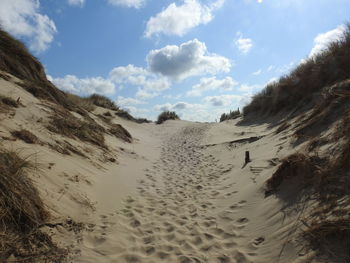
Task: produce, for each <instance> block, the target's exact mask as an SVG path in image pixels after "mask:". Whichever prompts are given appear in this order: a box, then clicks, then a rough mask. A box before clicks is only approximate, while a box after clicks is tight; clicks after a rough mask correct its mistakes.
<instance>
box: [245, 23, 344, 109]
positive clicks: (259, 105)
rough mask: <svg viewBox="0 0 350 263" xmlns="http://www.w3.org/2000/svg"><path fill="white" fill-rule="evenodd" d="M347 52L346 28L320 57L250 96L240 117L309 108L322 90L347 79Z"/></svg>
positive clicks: (317, 56)
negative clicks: (339, 37)
mask: <svg viewBox="0 0 350 263" xmlns="http://www.w3.org/2000/svg"><path fill="white" fill-rule="evenodd" d="M349 50H350V25H347V29H346V31H345V33H344V34H343V36H342V37H341V39H340V40H339V41H336V42H333V43H331V44H330V45H329V46H328V48H327V49H326V50H325V51H323V52H321V53H320V54H317V55H315V56H313V57H310V58H307V59H306V60H305V61H304V62H302V63H301V64H299V65H298V66H297V67H296V68H295V69H294V70H292V71H291V73H289V74H287V75H285V76H282V77H281V78H280V79H279V80H278V81H276V82H273V83H270V84H268V85H267V86H266V87H265V88H264V89H263V90H262V91H261V92H260V93H258V94H256V95H254V96H253V99H252V101H251V103H249V104H248V105H246V106H245V107H244V108H243V114H244V116H248V115H251V114H256V115H266V116H272V115H275V114H278V113H281V112H288V111H292V110H293V109H296V108H299V109H300V108H311V107H312V106H313V105H314V104H315V103H316V102H317V96H316V94H317V93H319V92H320V91H321V90H322V88H324V87H327V86H331V85H333V84H335V83H337V82H340V81H343V80H346V79H348V78H349V73H350V52H349ZM315 96H316V97H315Z"/></svg>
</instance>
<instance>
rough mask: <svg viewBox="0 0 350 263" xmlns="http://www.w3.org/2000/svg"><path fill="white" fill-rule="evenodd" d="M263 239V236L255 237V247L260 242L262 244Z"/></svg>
mask: <svg viewBox="0 0 350 263" xmlns="http://www.w3.org/2000/svg"><path fill="white" fill-rule="evenodd" d="M264 241H265V238H264V237H258V238H256V239H254V241H253V245H254V246H256V247H257V246H259V245H260V244H262V243H263V242H264Z"/></svg>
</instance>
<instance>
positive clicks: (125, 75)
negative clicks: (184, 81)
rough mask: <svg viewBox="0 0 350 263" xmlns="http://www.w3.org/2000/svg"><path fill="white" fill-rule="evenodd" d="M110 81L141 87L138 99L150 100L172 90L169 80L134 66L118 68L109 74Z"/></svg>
mask: <svg viewBox="0 0 350 263" xmlns="http://www.w3.org/2000/svg"><path fill="white" fill-rule="evenodd" d="M109 79H110V80H111V81H113V82H114V83H119V84H129V85H133V86H137V87H139V89H138V91H137V93H136V97H137V98H139V99H150V98H153V97H156V96H158V95H159V94H160V93H161V92H163V91H164V90H167V89H169V88H170V82H169V80H168V79H166V78H165V77H162V76H157V75H155V74H153V73H151V72H149V71H148V70H146V69H144V68H140V67H135V66H134V65H128V66H125V67H116V68H114V69H112V71H111V72H110V73H109Z"/></svg>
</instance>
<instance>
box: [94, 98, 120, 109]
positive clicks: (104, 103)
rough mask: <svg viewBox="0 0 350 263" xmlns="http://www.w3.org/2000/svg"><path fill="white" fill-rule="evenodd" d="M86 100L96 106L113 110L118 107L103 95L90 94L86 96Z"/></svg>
mask: <svg viewBox="0 0 350 263" xmlns="http://www.w3.org/2000/svg"><path fill="white" fill-rule="evenodd" d="M88 100H90V101H91V102H92V103H93V104H95V105H96V106H99V107H102V108H105V109H110V110H115V111H117V110H118V109H119V108H118V107H117V105H115V103H114V102H113V101H112V100H111V99H109V98H107V97H106V96H103V95H99V94H92V95H91V96H90V97H88Z"/></svg>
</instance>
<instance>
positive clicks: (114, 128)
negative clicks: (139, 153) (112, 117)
mask: <svg viewBox="0 0 350 263" xmlns="http://www.w3.org/2000/svg"><path fill="white" fill-rule="evenodd" d="M108 132H109V133H110V134H112V135H114V136H115V137H117V138H119V139H122V140H123V141H126V142H129V143H130V142H131V141H132V137H131V134H130V133H129V132H128V131H127V130H126V129H125V128H124V127H123V126H121V125H120V124H111V128H110V129H109V130H108Z"/></svg>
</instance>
